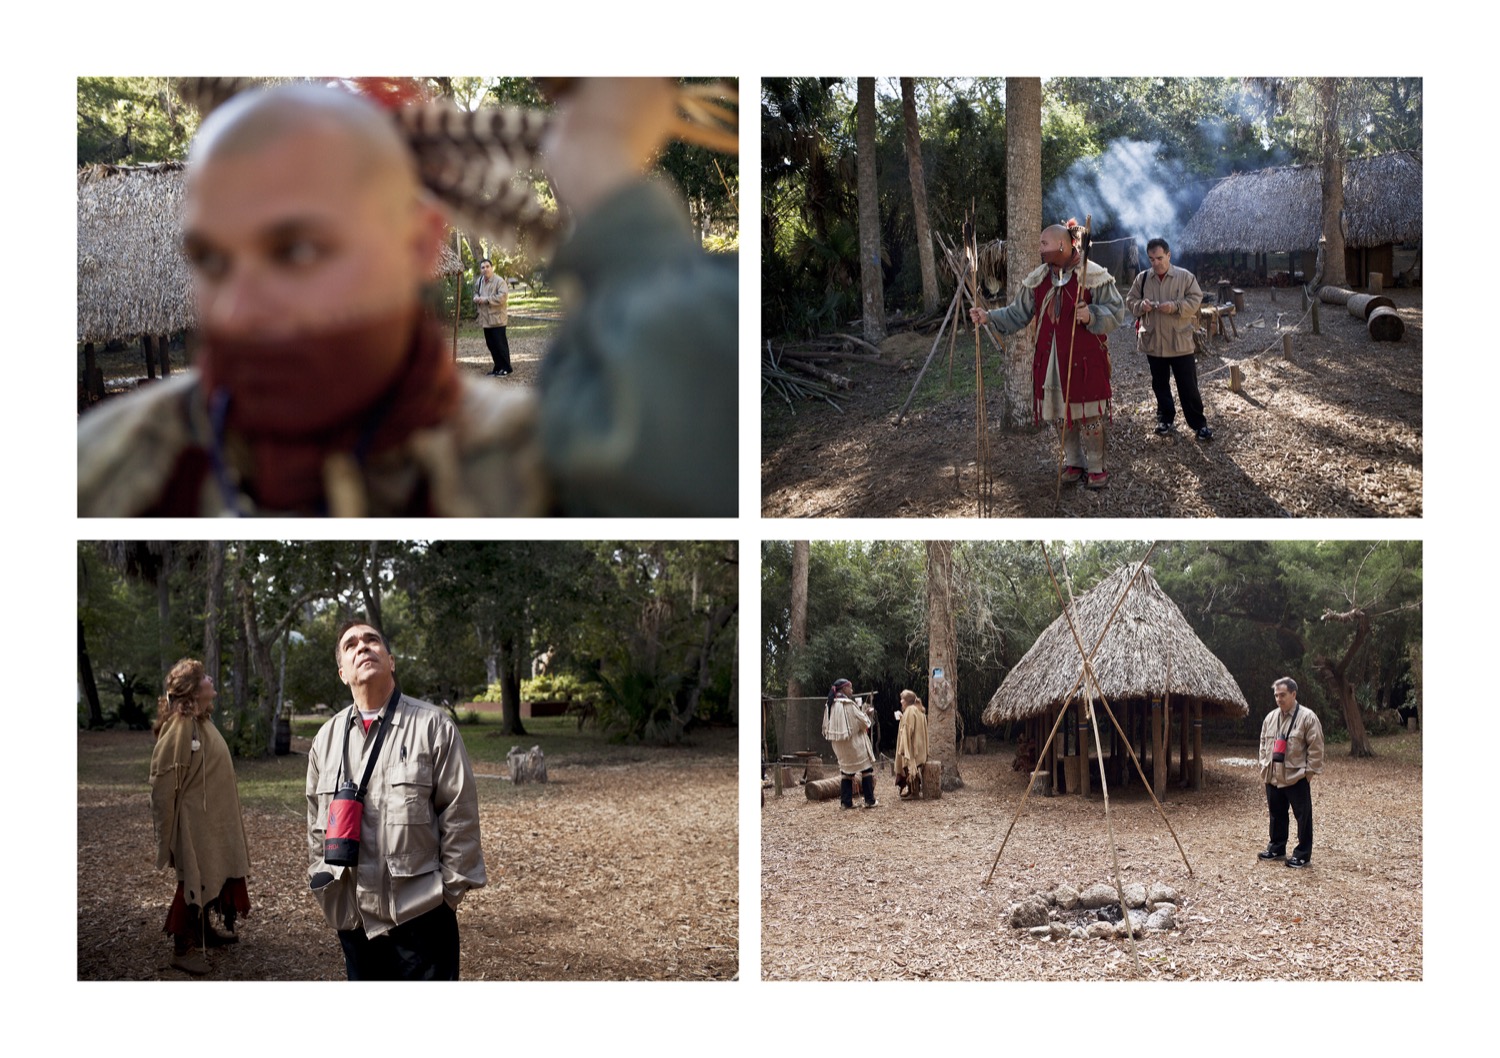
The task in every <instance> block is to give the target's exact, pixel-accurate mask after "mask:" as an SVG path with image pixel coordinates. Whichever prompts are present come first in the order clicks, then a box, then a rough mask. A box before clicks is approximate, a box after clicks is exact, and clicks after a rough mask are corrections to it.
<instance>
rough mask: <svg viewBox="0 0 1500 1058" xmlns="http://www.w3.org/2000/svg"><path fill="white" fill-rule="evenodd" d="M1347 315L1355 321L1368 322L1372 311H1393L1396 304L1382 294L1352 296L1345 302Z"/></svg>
mask: <svg viewBox="0 0 1500 1058" xmlns="http://www.w3.org/2000/svg"><path fill="white" fill-rule="evenodd" d="M1346 307H1347V308H1348V309H1349V315H1351V316H1353V317H1354V318H1355V319H1356V320H1368V319H1369V318H1370V312H1371V311H1372V310H1374V309H1381V308H1385V309H1393V308H1395V307H1396V303H1395V302H1394V301H1392V300H1391V299H1390V298H1388V297H1386V296H1385V295H1384V294H1352V295H1350V297H1349V300H1348V302H1346Z"/></svg>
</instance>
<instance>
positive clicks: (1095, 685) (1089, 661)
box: [983, 543, 1193, 965]
mask: <svg viewBox="0 0 1500 1058" xmlns="http://www.w3.org/2000/svg"><path fill="white" fill-rule="evenodd" d="M1155 550H1156V544H1155V543H1153V544H1152V545H1151V546H1150V547H1149V548H1147V549H1146V554H1145V555H1144V556H1142V558H1141V560H1140V562H1139V563H1137V565H1136V570H1135V573H1134V574H1132V575H1131V578H1130V580H1129V581H1128V582H1127V583H1126V585H1125V588H1124V590H1123V591H1121V592H1120V597H1119V598H1118V599H1117V600H1115V605H1114V608H1113V609H1111V610H1110V612H1109V616H1108V618H1107V619H1106V620H1105V622H1104V626H1103V627H1102V628H1101V629H1100V630H1099V635H1098V638H1097V639H1096V640H1095V641H1094V646H1093V648H1092V649H1085V647H1084V645H1083V638H1082V636H1081V635H1080V634H1079V632H1078V627H1077V625H1076V624H1074V622H1073V610H1074V609H1075V607H1073V606H1072V605H1071V600H1072V591H1073V588H1072V578H1071V576H1069V578H1068V597H1069V602H1067V603H1064V602H1063V598H1062V589H1061V588H1060V587H1059V586H1058V583H1057V575H1056V573H1055V572H1054V571H1053V569H1052V558H1051V556H1050V555H1049V554H1048V553H1047V547H1046V544H1043V545H1042V556H1043V557H1044V558H1045V559H1046V562H1047V574H1048V576H1049V577H1050V578H1051V579H1052V588H1053V591H1054V592H1055V593H1056V594H1057V598H1058V602H1059V604H1060V605H1062V607H1063V615H1064V616H1065V617H1066V618H1067V621H1068V629H1069V631H1070V632H1071V633H1072V635H1073V642H1074V644H1075V645H1076V646H1077V647H1078V653H1079V656H1080V657H1081V658H1082V659H1083V665H1082V667H1081V669H1080V671H1079V674H1078V678H1077V679H1075V680H1074V681H1073V686H1072V687H1071V688H1070V689H1069V691H1068V693H1067V694H1066V695H1065V696H1064V697H1063V702H1064V704H1065V705H1066V703H1067V702H1070V701H1072V699H1073V695H1074V694H1076V693H1077V692H1078V690H1079V688H1080V687H1081V686H1083V685H1084V684H1085V682H1087V684H1088V685H1089V686H1088V689H1086V690H1085V703H1086V704H1085V709H1086V711H1087V714H1088V716H1089V719H1090V720H1091V721H1092V723H1093V729H1094V745H1095V749H1096V752H1097V753H1098V754H1099V759H1100V760H1101V761H1102V760H1103V759H1104V746H1103V740H1102V739H1101V738H1100V735H1099V720H1098V716H1097V715H1096V713H1095V712H1094V709H1093V702H1094V699H1095V698H1096V697H1097V699H1098V700H1099V702H1100V704H1102V705H1103V706H1104V712H1105V715H1106V716H1108V717H1109V720H1110V723H1111V724H1113V725H1114V729H1115V731H1116V732H1117V733H1118V734H1119V735H1120V739H1121V741H1122V742H1124V744H1125V749H1126V751H1127V752H1128V753H1129V754H1130V760H1131V763H1132V764H1134V765H1135V770H1136V773H1137V774H1138V775H1139V776H1140V779H1141V785H1142V786H1144V787H1145V788H1146V792H1147V793H1148V794H1149V795H1150V797H1151V802H1152V804H1154V805H1155V806H1156V811H1157V814H1158V815H1160V816H1161V819H1162V822H1163V823H1164V824H1166V827H1167V831H1168V832H1169V833H1170V834H1171V835H1172V840H1173V841H1174V842H1175V843H1176V845H1177V851H1178V852H1179V853H1180V854H1181V856H1182V863H1183V866H1184V867H1186V868H1187V872H1188V877H1192V876H1193V865H1192V864H1191V863H1190V862H1188V858H1187V852H1186V851H1185V850H1184V849H1183V847H1182V841H1181V839H1179V838H1178V836H1177V831H1176V830H1175V829H1173V827H1172V823H1171V820H1169V819H1167V814H1166V810H1165V809H1164V808H1162V804H1161V802H1160V801H1159V800H1157V797H1156V793H1155V791H1154V790H1152V788H1151V784H1150V783H1149V782H1148V781H1147V780H1146V773H1145V770H1144V769H1143V768H1142V767H1141V762H1140V759H1139V758H1138V757H1137V756H1136V753H1135V748H1134V747H1133V746H1132V745H1131V744H1130V739H1129V737H1128V736H1127V735H1126V734H1125V731H1124V729H1123V728H1121V726H1120V722H1119V721H1118V720H1117V719H1116V718H1115V714H1114V710H1113V708H1112V707H1111V706H1110V704H1109V699H1108V698H1107V697H1106V696H1105V694H1104V692H1103V691H1102V690H1101V689H1100V687H1099V682H1098V676H1097V674H1096V673H1095V671H1094V666H1093V659H1094V655H1095V654H1096V653H1097V652H1098V650H1099V647H1100V646H1101V645H1102V644H1103V642H1104V637H1105V635H1106V634H1108V632H1109V628H1110V625H1111V624H1113V623H1114V619H1115V615H1116V614H1117V613H1119V610H1120V606H1121V605H1122V604H1123V603H1124V602H1125V598H1126V596H1128V595H1129V594H1130V589H1131V588H1132V587H1134V586H1135V582H1136V580H1137V578H1139V577H1140V575H1141V571H1142V570H1143V569H1145V568H1146V561H1147V559H1149V558H1150V557H1151V554H1152V552H1153V551H1155ZM1064 569H1065V571H1066V567H1064ZM1168 679H1169V680H1170V674H1169V676H1168ZM1066 715H1067V710H1066V708H1063V709H1059V710H1058V713H1057V720H1056V721H1054V722H1053V724H1052V730H1051V732H1049V733H1048V735H1047V741H1046V743H1045V744H1044V745H1043V746H1042V749H1041V752H1040V753H1039V754H1038V755H1037V760H1038V761H1039V762H1040V761H1043V760H1046V759H1047V752H1048V750H1050V749H1051V747H1052V741H1053V739H1054V738H1055V737H1056V735H1057V730H1058V728H1059V727H1061V726H1062V720H1063V717H1064V716H1066ZM1035 777H1036V773H1035V772H1033V773H1032V782H1029V783H1027V786H1026V792H1025V794H1023V795H1022V797H1021V803H1020V804H1019V805H1018V806H1017V807H1016V813H1015V815H1014V816H1013V817H1012V818H1011V821H1010V826H1009V827H1007V828H1006V831H1005V836H1004V838H1002V839H1001V842H1000V848H999V850H998V851H997V852H996V853H995V860H994V862H993V863H992V864H990V870H989V873H988V874H987V875H985V878H984V883H983V884H984V885H986V886H987V885H989V884H990V881H991V880H992V879H993V878H994V875H995V868H996V867H998V866H999V865H1000V857H1001V855H1002V854H1003V853H1004V852H1005V846H1006V844H1007V843H1008V842H1009V841H1010V835H1011V832H1012V831H1014V830H1015V827H1016V823H1017V822H1018V821H1019V820H1020V818H1021V813H1022V811H1024V810H1025V807H1026V800H1027V798H1029V797H1030V796H1031V790H1032V787H1033V786H1034V785H1035ZM1100 787H1101V789H1102V790H1103V793H1104V821H1105V827H1106V829H1107V830H1108V833H1109V842H1110V855H1111V856H1112V857H1113V858H1114V867H1115V889H1116V893H1117V895H1118V896H1119V898H1120V910H1121V913H1122V914H1123V915H1125V920H1126V921H1127V922H1128V921H1129V911H1128V910H1127V909H1126V907H1125V894H1124V886H1123V884H1122V883H1121V881H1120V874H1119V856H1118V853H1117V852H1116V851H1115V841H1114V824H1113V822H1112V820H1111V817H1110V808H1109V785H1108V779H1107V778H1106V777H1105V776H1104V774H1103V769H1102V768H1101V769H1100ZM1129 932H1131V933H1132V934H1133V932H1134V931H1133V930H1130V931H1129ZM1134 951H1135V940H1134V937H1133V936H1132V937H1131V952H1132V954H1134ZM1137 965H1139V964H1137Z"/></svg>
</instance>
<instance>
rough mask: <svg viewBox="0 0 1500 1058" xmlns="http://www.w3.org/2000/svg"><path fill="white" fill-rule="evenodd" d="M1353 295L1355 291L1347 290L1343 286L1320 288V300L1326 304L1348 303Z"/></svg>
mask: <svg viewBox="0 0 1500 1058" xmlns="http://www.w3.org/2000/svg"><path fill="white" fill-rule="evenodd" d="M1353 296H1354V291H1352V290H1345V289H1344V288H1343V287H1319V288H1318V300H1319V301H1321V302H1323V303H1324V304H1326V305H1347V304H1349V299H1350V298H1352V297H1353Z"/></svg>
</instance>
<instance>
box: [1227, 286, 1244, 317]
mask: <svg viewBox="0 0 1500 1058" xmlns="http://www.w3.org/2000/svg"><path fill="white" fill-rule="evenodd" d="M1230 298H1231V300H1233V302H1234V311H1235V312H1244V311H1245V292H1244V291H1243V290H1241V289H1240V288H1239V287H1235V288H1234V289H1233V290H1231V291H1230Z"/></svg>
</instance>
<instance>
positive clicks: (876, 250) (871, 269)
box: [855, 77, 885, 345]
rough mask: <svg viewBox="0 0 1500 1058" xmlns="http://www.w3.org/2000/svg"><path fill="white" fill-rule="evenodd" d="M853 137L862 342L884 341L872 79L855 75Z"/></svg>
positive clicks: (882, 280)
mask: <svg viewBox="0 0 1500 1058" xmlns="http://www.w3.org/2000/svg"><path fill="white" fill-rule="evenodd" d="M856 109H857V116H856V124H857V125H858V128H857V129H856V132H855V136H856V141H857V155H858V163H859V286H860V296H861V303H862V306H863V310H862V321H863V326H862V330H863V332H864V336H865V341H867V342H869V343H870V344H872V345H879V344H880V343H881V342H883V341H884V340H885V289H884V279H883V278H882V276H881V272H880V193H879V187H878V186H877V185H876V182H875V78H873V77H861V78H859V100H858V103H857V107H856Z"/></svg>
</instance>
